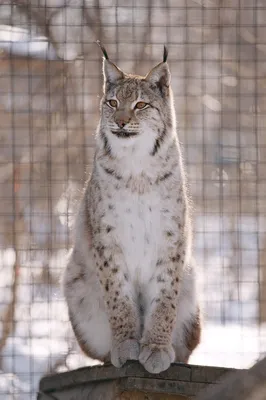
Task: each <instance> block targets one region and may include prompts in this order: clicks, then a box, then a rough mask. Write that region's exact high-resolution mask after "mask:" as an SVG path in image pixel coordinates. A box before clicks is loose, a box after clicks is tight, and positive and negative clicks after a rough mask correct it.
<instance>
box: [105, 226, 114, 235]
mask: <svg viewBox="0 0 266 400" xmlns="http://www.w3.org/2000/svg"><path fill="white" fill-rule="evenodd" d="M113 229H114V228H113V227H112V226H110V225H108V226H107V228H106V232H107V233H109V232H111V230H113Z"/></svg>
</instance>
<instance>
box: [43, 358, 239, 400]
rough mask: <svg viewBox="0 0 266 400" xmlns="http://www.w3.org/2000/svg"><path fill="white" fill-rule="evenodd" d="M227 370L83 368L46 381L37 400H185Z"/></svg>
mask: <svg viewBox="0 0 266 400" xmlns="http://www.w3.org/2000/svg"><path fill="white" fill-rule="evenodd" d="M228 371H232V370H229V369H226V368H218V367H203V366H195V365H187V364H172V366H171V367H170V368H169V369H168V370H167V371H165V372H162V373H160V374H156V375H154V374H150V373H148V372H147V371H145V369H144V368H143V367H142V366H141V365H140V364H139V363H138V362H134V361H132V362H128V363H127V364H126V365H124V366H123V367H122V368H120V369H117V368H115V367H113V366H111V365H106V366H94V367H86V368H80V369H77V370H74V371H70V372H64V373H61V374H57V375H51V376H47V377H44V378H43V379H42V380H41V381H40V386H39V394H38V400H55V399H57V400H71V399H77V400H85V399H86V400H87V399H89V400H159V399H163V400H185V399H190V398H192V397H194V396H196V395H197V394H198V393H199V392H200V391H201V390H202V389H205V388H206V386H208V385H210V384H212V383H214V382H216V381H217V380H219V379H220V378H221V377H223V376H225V374H226V373H227V372H228Z"/></svg>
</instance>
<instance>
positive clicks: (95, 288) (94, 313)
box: [64, 49, 201, 373]
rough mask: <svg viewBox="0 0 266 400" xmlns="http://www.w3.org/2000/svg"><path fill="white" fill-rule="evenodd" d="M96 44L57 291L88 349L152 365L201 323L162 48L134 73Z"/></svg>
mask: <svg viewBox="0 0 266 400" xmlns="http://www.w3.org/2000/svg"><path fill="white" fill-rule="evenodd" d="M103 51H104V54H105V58H104V60H103V72H104V95H103V98H102V101H101V118H100V123H99V126H98V130H97V135H96V153H95V159H94V168H93V172H92V175H91V178H90V179H89V181H88V182H87V184H86V188H85V190H84V193H83V197H82V200H81V203H80V208H79V212H78V215H77V220H76V228H75V237H74V246H73V249H72V251H71V254H70V256H69V261H68V265H67V268H66V271H65V275H64V292H65V296H66V300H67V304H68V309H69V316H70V320H71V323H72V327H73V330H74V332H75V335H76V337H77V340H78V342H79V344H80V346H81V348H82V349H83V351H84V352H85V353H86V354H87V355H89V356H90V357H93V358H96V359H99V360H102V361H111V362H112V364H113V365H115V366H116V367H120V366H121V365H123V364H124V363H125V362H126V361H127V360H129V359H136V360H139V361H140V362H141V363H142V364H143V365H144V367H145V368H146V370H147V371H149V372H153V373H159V372H161V371H163V370H165V369H167V368H168V367H169V366H170V363H171V362H173V361H181V362H187V361H188V358H189V356H190V354H191V352H192V351H193V349H194V348H195V347H196V345H197V344H198V342H199V339H200V327H201V326H200V325H201V323H200V308H199V303H198V294H197V288H196V273H195V272H196V271H195V267H194V264H193V263H192V259H191V242H192V235H191V220H190V210H189V208H190V207H189V202H188V197H187V188H186V179H185V174H184V169H183V163H182V156H181V151H180V145H179V141H178V137H177V131H176V121H175V111H174V106H173V97H172V92H171V88H170V72H169V68H168V65H167V62H166V58H167V54H166V52H165V54H164V61H163V62H161V63H160V64H158V65H157V66H156V67H155V68H153V69H152V70H151V71H150V73H149V74H148V75H147V76H145V77H140V76H135V75H129V74H125V73H124V72H122V71H121V70H120V69H119V68H118V67H117V66H116V65H115V64H113V63H112V62H111V61H109V59H108V56H107V54H106V52H105V50H104V49H103Z"/></svg>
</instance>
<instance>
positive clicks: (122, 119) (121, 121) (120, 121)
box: [115, 114, 131, 129]
mask: <svg viewBox="0 0 266 400" xmlns="http://www.w3.org/2000/svg"><path fill="white" fill-rule="evenodd" d="M130 120H131V117H130V116H129V115H121V114H120V115H118V116H117V117H116V118H115V123H116V124H117V125H118V126H119V128H121V129H122V128H124V126H125V125H126V124H128V123H129V122H130Z"/></svg>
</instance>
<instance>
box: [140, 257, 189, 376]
mask: <svg viewBox="0 0 266 400" xmlns="http://www.w3.org/2000/svg"><path fill="white" fill-rule="evenodd" d="M180 265H183V259H181V255H178V256H177V257H172V258H171V260H169V261H167V262H163V261H162V260H158V262H157V269H156V272H155V274H154V276H153V277H152V279H151V281H150V283H149V285H148V292H147V296H146V313H145V314H146V317H145V327H144V333H143V337H142V339H141V353H140V356H139V361H140V363H141V364H143V366H144V367H145V369H146V370H147V371H148V372H151V373H160V372H161V371H164V370H166V369H168V368H169V366H170V364H171V363H172V362H173V361H174V360H175V351H174V349H173V346H172V334H173V330H174V327H175V322H176V311H177V297H178V292H179V286H180V284H179V276H178V271H180Z"/></svg>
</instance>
